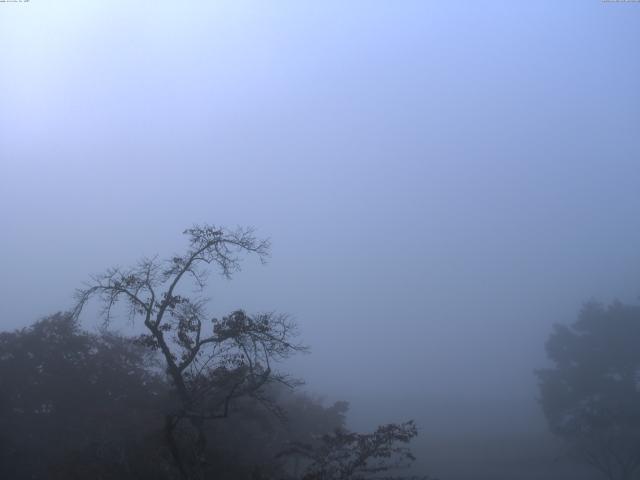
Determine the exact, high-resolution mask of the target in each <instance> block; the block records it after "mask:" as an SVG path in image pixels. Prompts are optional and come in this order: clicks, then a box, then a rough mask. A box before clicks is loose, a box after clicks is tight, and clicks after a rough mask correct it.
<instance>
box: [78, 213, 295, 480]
mask: <svg viewBox="0 0 640 480" xmlns="http://www.w3.org/2000/svg"><path fill="white" fill-rule="evenodd" d="M184 233H185V234H186V235H187V236H188V238H189V247H188V248H187V250H186V252H185V253H184V254H182V255H177V256H173V257H172V258H170V259H168V260H166V261H160V260H158V258H157V257H153V258H150V259H143V260H142V261H140V262H139V263H138V265H137V266H134V267H132V268H130V269H126V270H122V269H119V268H112V269H109V270H107V271H106V272H105V273H103V274H101V275H98V276H95V277H93V278H92V279H91V281H90V282H89V283H88V284H87V285H86V286H85V288H82V289H79V290H78V292H77V306H76V308H75V311H74V315H75V316H76V317H77V316H78V315H79V314H80V312H81V310H82V308H83V307H84V305H85V304H86V303H87V302H88V301H89V300H90V299H91V298H92V297H98V298H99V299H100V300H101V301H102V304H103V311H102V313H103V316H104V320H105V322H106V323H108V322H109V320H110V318H111V313H112V308H113V307H114V306H115V305H116V304H117V303H118V302H120V301H122V302H124V303H125V304H126V305H127V306H128V309H129V314H130V317H131V319H132V320H133V319H135V318H141V319H142V321H143V324H144V326H145V328H146V330H147V333H146V334H144V335H142V336H141V337H140V338H139V339H138V340H139V342H140V343H141V344H143V345H146V346H148V347H150V348H152V349H156V350H158V351H159V352H160V353H161V355H162V357H163V358H164V362H165V364H166V371H167V374H168V376H169V378H170V379H171V382H172V387H173V391H174V393H175V398H176V401H177V407H176V408H175V409H173V410H172V411H171V412H168V413H167V415H166V416H165V433H166V438H167V441H168V444H169V446H170V449H171V452H172V455H173V458H174V460H175V462H176V465H177V466H178V468H179V470H180V471H181V473H182V476H183V477H184V478H200V477H203V476H205V475H206V471H205V470H206V468H207V467H206V460H205V453H206V449H207V432H206V428H205V423H206V422H207V421H209V420H214V419H221V418H226V417H227V416H228V415H229V412H230V407H231V405H232V403H233V401H236V400H237V399H239V398H242V397H246V396H251V397H253V398H255V399H265V397H264V395H263V388H264V387H265V385H267V384H268V383H272V382H282V383H290V379H288V377H287V376H286V375H282V374H280V373H278V372H276V371H274V370H273V368H272V364H273V362H274V361H278V360H281V359H284V358H287V357H288V356H289V355H291V354H292V353H295V352H300V351H304V350H305V348H304V347H303V346H302V345H299V344H296V343H294V342H293V338H294V337H295V336H296V326H295V324H294V323H293V322H292V321H291V320H290V319H289V318H288V317H287V316H286V315H278V314H275V313H261V314H257V315H249V314H247V313H245V312H244V311H242V310H237V311H235V312H232V313H231V314H230V315H228V316H225V317H223V318H222V319H221V320H218V319H216V318H212V317H211V316H210V315H209V313H208V312H207V310H206V304H207V302H206V299H204V298H202V297H200V296H198V295H197V294H192V295H188V294H185V293H178V289H179V288H180V287H185V286H186V287H188V286H189V285H191V286H192V287H193V286H195V287H197V290H198V291H201V290H202V289H204V288H205V287H206V285H207V278H208V274H209V267H210V266H217V267H218V269H219V271H220V273H221V274H222V275H223V276H225V277H228V278H229V277H231V275H232V274H233V273H234V272H236V271H238V270H239V268H240V257H239V255H241V254H242V253H253V254H256V255H258V257H259V258H260V259H261V260H263V261H264V259H265V257H266V256H267V255H268V253H269V242H268V241H266V240H259V239H257V238H256V237H255V236H254V235H253V231H252V230H251V229H243V228H238V229H236V230H233V231H231V230H227V229H223V228H216V227H213V226H208V225H207V226H202V227H201V226H194V227H193V228H190V229H187V230H185V232H184ZM189 279H190V280H191V283H189V281H188V280H189ZM183 289H184V288H183ZM265 405H266V406H270V404H269V403H268V402H265ZM185 421H186V422H187V424H188V427H189V428H191V429H192V430H194V436H193V446H192V447H190V448H189V449H188V451H189V452H192V453H193V454H194V456H193V458H192V459H191V461H189V462H186V461H185V459H186V454H187V453H188V452H185V451H184V449H181V448H180V445H179V444H178V438H177V437H178V436H182V439H183V440H184V439H186V438H189V434H188V432H185V431H184V428H185V426H184V425H181V423H184V422H185ZM180 429H182V430H183V431H180ZM188 464H190V465H188Z"/></svg>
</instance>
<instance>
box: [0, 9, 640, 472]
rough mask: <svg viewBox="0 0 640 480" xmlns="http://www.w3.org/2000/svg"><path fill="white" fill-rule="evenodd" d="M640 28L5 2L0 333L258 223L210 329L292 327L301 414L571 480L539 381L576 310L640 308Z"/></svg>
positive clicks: (525, 15)
mask: <svg viewBox="0 0 640 480" xmlns="http://www.w3.org/2000/svg"><path fill="white" fill-rule="evenodd" d="M639 22H640V6H639V5H638V4H635V3H629V2H627V3H611V2H599V1H598V2H596V1H593V2H584V1H577V0H576V1H566V2H501V1H491V2H490V1H486V2H485V1H483V2H420V1H415V2H411V1H407V2H378V1H373V2H359V1H353V2H333V1H325V2H277V3H265V2H243V1H218V2H210V3H205V2H188V3H184V2H165V1H157V2H144V1H143V2H123V1H115V2H81V1H65V2H43V1H38V0H31V1H30V2H28V3H0V42H1V44H2V46H3V47H2V49H1V50H0V219H1V220H2V234H1V235H0V258H1V259H2V273H0V292H1V299H2V301H1V302H0V329H1V330H13V329H15V328H20V327H25V326H27V325H29V324H31V323H33V322H34V321H36V320H38V319H39V318H42V317H44V316H46V315H49V314H52V313H54V312H57V311H61V310H68V309H70V308H71V307H72V306H73V302H74V300H73V293H74V290H75V289H76V288H77V287H79V286H81V285H82V283H83V282H84V281H85V280H87V278H88V277H89V275H90V274H95V273H99V272H101V271H103V270H104V269H105V268H107V267H109V266H113V265H120V266H126V265H129V264H133V263H135V261H136V260H137V259H138V258H140V257H142V256H145V255H154V254H158V255H160V257H170V256H171V255H173V254H174V253H175V252H180V251H183V250H184V248H185V246H186V239H185V238H184V237H183V236H182V235H181V232H182V231H183V230H184V229H185V228H188V227H190V226H191V225H194V224H201V223H213V224H215V225H225V226H229V227H235V226H236V225H250V226H254V227H255V228H256V232H257V235H258V236H260V237H269V238H270V239H271V241H272V250H271V256H270V258H269V259H268V262H267V264H266V265H264V266H263V265H261V264H260V262H258V261H257V260H256V259H255V258H250V257H249V258H246V259H245V260H244V261H243V263H242V271H241V272H239V273H238V274H236V275H234V277H233V279H232V280H231V281H227V280H225V279H223V278H219V277H215V276H214V277H212V279H211V280H212V282H211V285H210V287H209V288H208V289H207V292H206V293H207V295H209V296H210V297H211V299H212V303H211V306H210V309H211V311H212V312H214V313H215V314H216V315H224V314H226V313H228V312H230V311H232V310H234V309H238V308H242V309H246V310H247V311H252V312H253V311H278V312H287V313H289V314H291V316H292V318H295V320H296V321H297V322H298V324H299V326H300V331H301V337H300V338H301V339H302V341H303V342H304V343H305V344H307V345H309V346H310V348H311V352H310V354H308V355H298V356H295V357H294V358H292V359H290V360H288V361H287V362H286V370H287V371H289V372H291V373H292V374H294V375H296V376H298V377H300V378H303V379H304V380H305V382H306V383H305V385H304V386H303V387H302V389H303V390H306V391H308V392H311V393H313V394H314V395H320V396H324V397H325V398H326V399H327V401H328V402H332V401H335V400H346V401H349V402H350V410H349V414H348V425H350V426H351V427H352V428H354V429H360V430H367V429H371V428H373V427H375V425H378V424H380V423H384V422H400V421H403V420H407V419H415V420H416V422H417V424H418V427H419V432H420V433H419V437H418V439H417V440H416V442H415V445H414V452H415V453H416V455H417V457H418V465H419V467H420V468H421V469H423V470H424V471H425V472H427V473H429V474H433V475H436V476H438V477H439V478H440V477H441V478H442V479H456V478H461V479H462V478H475V479H483V478H493V479H497V478H505V479H506V478H574V477H567V476H565V477H562V475H563V472H564V470H563V468H565V467H564V465H563V464H562V465H558V462H560V463H562V462H564V460H560V461H558V460H556V459H557V458H558V457H560V456H561V454H562V451H563V450H562V448H563V447H562V446H561V444H560V443H559V442H557V443H556V440H554V439H553V437H551V436H550V434H548V433H547V425H546V423H545V420H544V416H543V414H542V411H541V409H540V407H539V405H538V397H539V392H538V386H537V380H536V377H535V375H534V370H535V369H538V368H543V367H545V366H547V365H548V361H547V359H546V357H545V350H544V344H545V341H546V339H547V337H548V336H549V334H550V333H551V331H552V325H553V324H555V323H563V324H568V323H571V322H573V321H574V320H575V319H576V316H577V313H578V311H579V310H580V308H581V306H582V304H583V303H584V302H585V301H588V300H590V299H597V300H600V301H603V302H607V303H608V302H610V301H612V300H614V299H619V300H621V301H622V302H624V303H634V302H635V301H636V300H637V298H638V295H639V294H640V269H639V265H640V229H639V228H638V211H639V209H640V189H638V182H639V180H640V161H639V160H638V159H639V158H640V157H639V154H640V135H638V132H639V127H640V91H639V90H638V80H639V78H640V56H639V55H638V51H637V45H638V41H639V40H640V29H639V28H638V27H639V26H640V23H639ZM94 308H95V307H94ZM93 311H94V310H91V308H90V309H89V310H87V312H88V313H85V314H84V315H83V317H82V321H83V324H85V325H86V326H87V328H89V329H95V327H96V326H97V325H98V324H99V321H97V320H95V316H92V315H93V314H92V313H91V312H93ZM121 328H122V329H123V331H124V332H125V333H126V332H127V329H130V330H135V329H136V328H139V325H138V326H135V327H131V326H128V325H127V324H122V326H121ZM531 445H534V447H531ZM518 462H521V463H518ZM527 462H530V463H527ZM554 462H555V463H554ZM534 464H535V465H536V467H533V466H531V465H534ZM514 465H516V466H515V467H514ZM518 465H519V466H518ZM513 468H520V469H522V471H524V472H529V473H528V474H529V475H531V476H526V475H527V474H526V473H521V474H519V475H517V476H516V477H514V476H513V473H509V472H513V470H511V469H513ZM536 468H538V469H539V470H535V469H536ZM545 469H547V470H545ZM541 472H542V473H541ZM556 472H557V473H556ZM554 475H558V476H557V477H554ZM565 475H566V474H565ZM585 478H586V477H585Z"/></svg>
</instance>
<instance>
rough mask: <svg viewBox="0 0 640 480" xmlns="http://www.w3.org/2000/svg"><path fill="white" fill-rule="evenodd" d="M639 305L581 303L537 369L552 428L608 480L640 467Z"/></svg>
mask: <svg viewBox="0 0 640 480" xmlns="http://www.w3.org/2000/svg"><path fill="white" fill-rule="evenodd" d="M639 342H640V307H636V306H627V305H622V304H620V303H615V304H613V305H611V306H610V307H608V308H604V307H603V306H601V305H599V304H596V303H590V304H587V305H586V306H585V307H584V308H583V310H582V312H581V313H580V316H579V318H578V320H577V321H576V322H575V323H574V324H573V325H572V326H570V327H566V326H556V327H555V330H554V332H553V333H552V334H551V336H550V337H549V340H548V341H547V344H546V350H547V355H548V357H549V359H550V360H551V361H552V362H553V364H554V366H553V368H549V369H544V370H539V371H537V375H538V378H539V380H540V393H541V398H540V400H541V404H542V408H543V410H544V413H545V416H546V417H547V421H548V423H549V426H550V429H551V431H552V432H553V433H554V434H556V435H558V436H559V437H561V438H563V439H564V440H566V441H567V442H568V443H569V445H570V446H571V448H572V450H573V451H574V452H575V454H576V455H577V456H578V457H579V458H580V459H581V460H583V461H585V462H586V463H588V464H589V465H591V466H592V467H594V468H596V469H598V470H599V471H600V472H602V473H603V474H604V475H605V476H606V478H608V479H610V480H629V479H631V478H636V477H634V475H636V473H637V472H638V471H639V470H640V349H639V348H638V344H639Z"/></svg>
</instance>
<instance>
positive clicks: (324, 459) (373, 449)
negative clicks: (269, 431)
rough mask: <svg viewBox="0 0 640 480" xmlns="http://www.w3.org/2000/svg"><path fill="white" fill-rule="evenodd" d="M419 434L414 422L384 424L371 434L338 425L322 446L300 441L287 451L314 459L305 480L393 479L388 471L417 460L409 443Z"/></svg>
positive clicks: (323, 438) (325, 435) (311, 460)
mask: <svg viewBox="0 0 640 480" xmlns="http://www.w3.org/2000/svg"><path fill="white" fill-rule="evenodd" d="M417 434H418V431H417V428H416V426H415V424H414V423H413V422H412V421H409V422H406V423H402V424H389V425H381V426H379V427H378V428H377V429H376V430H375V431H374V432H373V433H369V434H363V433H354V432H350V431H348V430H346V429H344V428H337V429H336V430H335V431H334V432H333V433H328V434H324V435H322V436H321V437H320V442H319V445H315V446H314V445H311V444H304V443H300V442H298V443H294V444H292V445H291V447H290V449H289V450H287V451H285V452H283V454H284V455H300V456H302V457H303V458H306V459H307V460H309V461H310V462H309V464H308V466H307V468H306V472H305V474H304V475H303V477H302V478H303V480H347V479H353V480H364V479H372V478H392V477H388V476H386V475H387V472H390V471H393V470H397V469H400V468H403V467H408V466H409V465H410V464H411V462H413V460H415V458H414V456H413V454H412V453H411V451H410V450H409V449H408V448H407V447H406V446H405V445H406V444H408V443H409V442H410V441H411V439H413V438H414V437H415V436H416V435H417ZM381 474H384V475H385V476H384V477H380V475H381Z"/></svg>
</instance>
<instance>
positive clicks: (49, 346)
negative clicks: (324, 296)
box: [0, 226, 417, 480]
mask: <svg viewBox="0 0 640 480" xmlns="http://www.w3.org/2000/svg"><path fill="white" fill-rule="evenodd" d="M185 234H186V235H187V236H188V239H189V246H188V248H187V250H186V252H185V253H184V254H181V255H175V256H173V257H172V258H170V259H168V260H159V259H158V257H153V258H146V259H143V260H142V261H140V262H139V263H138V264H137V265H135V266H133V267H132V268H128V269H120V268H112V269H109V270H107V271H106V272H104V273H103V274H100V275H97V276H94V277H92V278H91V280H90V281H89V282H88V283H87V284H86V285H85V287H84V288H82V289H79V290H78V292H77V304H76V307H75V309H74V310H73V311H72V312H71V313H68V314H65V313H60V314H56V315H54V316H51V317H49V318H46V319H43V320H41V321H40V322H37V323H36V324H34V325H33V326H32V327H30V328H26V329H23V330H20V331H17V332H12V333H2V334H1V335H0V456H1V457H0V477H1V478H15V479H20V478H25V479H26V478H51V479H62V478H64V479H74V478H77V479H81V478H83V479H84V478H96V479H116V478H117V479H151V478H153V479H160V480H162V479H166V480H170V479H186V480H199V479H205V478H222V479H225V478H228V479H232V478H233V479H242V478H247V479H248V478H251V479H302V478H304V479H307V480H312V479H314V480H338V479H341V480H342V479H368V478H382V477H384V478H389V474H390V473H391V472H392V470H394V469H395V468H398V467H403V466H406V465H407V463H408V462H410V461H411V460H413V457H412V455H411V453H410V452H409V451H408V450H407V449H406V445H407V444H408V443H409V442H410V441H411V439H412V438H413V437H415V435H416V434H417V430H416V428H415V425H413V423H411V422H409V423H405V424H400V425H387V426H381V427H379V428H378V429H377V430H376V431H375V432H373V433H371V434H356V433H352V432H349V431H347V430H346V428H345V423H344V422H345V413H346V408H347V406H346V404H345V403H340V402H339V403H337V404H335V405H333V406H331V407H324V406H323V405H322V404H321V403H319V402H317V401H314V400H312V399H310V398H308V397H305V396H303V395H299V394H296V393H295V391H294V390H293V387H295V386H296V385H297V384H298V383H299V382H298V381H297V380H295V379H292V378H290V377H289V376H287V375H286V374H284V373H282V372H280V371H279V370H278V369H277V368H276V366H277V364H278V362H279V361H281V360H283V359H285V358H287V357H288V356H290V355H292V354H295V353H299V352H303V351H305V350H306V347H305V346H303V345H302V344H300V343H298V342H297V341H296V336H297V330H296V325H295V323H294V322H293V321H292V320H291V319H290V318H289V317H288V316H287V315H284V314H277V313H273V312H270V313H258V314H249V313H247V312H245V311H242V310H237V311H234V312H231V313H229V314H228V315H226V316H223V317H222V318H219V319H218V318H214V317H213V316H212V315H211V314H210V313H209V312H208V311H207V306H208V302H207V300H206V298H205V297H203V296H202V294H203V293H204V290H205V288H206V286H207V279H208V275H209V274H210V273H211V270H212V269H214V268H216V269H218V271H219V273H220V274H222V275H223V276H225V277H227V278H230V277H231V275H232V274H233V273H234V272H236V271H238V270H239V267H240V259H241V256H242V255H243V254H255V255H257V256H258V257H259V258H260V259H261V260H264V259H265V257H266V256H267V255H268V253H269V242H268V241H265V240H259V239H257V238H256V237H255V236H254V234H253V232H252V230H250V229H237V230H233V231H231V230H226V229H222V228H215V227H211V226H204V227H198V226H196V227H193V228H191V229H188V230H186V231H185ZM92 298H97V299H98V300H99V302H100V304H101V306H102V311H101V313H102V321H101V326H102V330H101V332H99V333H95V334H90V333H87V332H86V331H83V330H82V329H81V328H80V327H79V324H78V318H79V315H80V314H81V312H82V311H83V309H84V307H85V305H86V304H87V303H88V302H89V301H90V300H91V299H92ZM121 306H124V307H126V309H127V311H128V314H129V316H130V319H131V320H132V321H133V322H135V321H137V320H140V323H141V325H142V326H143V327H144V329H145V333H144V334H142V335H139V336H137V337H135V338H129V337H123V336H119V335H116V334H114V333H110V331H109V330H108V327H109V325H110V321H111V318H112V314H113V313H114V311H116V309H118V308H119V307H121Z"/></svg>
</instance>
